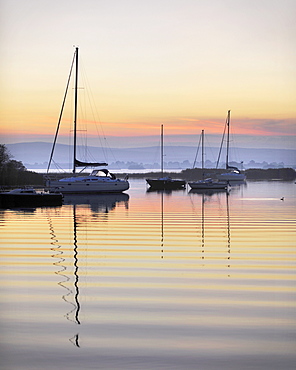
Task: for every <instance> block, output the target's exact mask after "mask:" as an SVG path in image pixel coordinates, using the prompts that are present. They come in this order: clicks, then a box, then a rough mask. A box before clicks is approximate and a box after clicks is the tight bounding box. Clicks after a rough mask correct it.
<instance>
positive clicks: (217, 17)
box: [0, 0, 296, 142]
mask: <svg viewBox="0 0 296 370" xmlns="http://www.w3.org/2000/svg"><path fill="white" fill-rule="evenodd" d="M0 13H1V19H0V24H1V26H0V31H1V32H0V33H1V37H0V51H1V64H0V66H1V72H0V82H1V86H2V91H1V116H0V129H1V135H2V137H3V138H4V142H5V141H7V142H8V141H9V142H18V141H32V140H33V139H34V140H35V139H36V138H38V135H39V134H43V135H48V137H47V141H48V140H51V138H52V136H53V134H54V131H55V127H56V123H57V118H58V115H59V110H60V106H61V102H62V98H63V94H64V89H65V85H66V79H67V76H68V71H69V68H70V63H71V59H72V55H73V52H74V48H73V45H79V48H80V60H81V67H82V68H81V69H82V70H83V71H85V74H86V76H87V81H88V84H89V86H90V87H91V93H92V97H93V100H94V102H95V104H96V107H97V110H98V113H99V119H100V121H101V122H102V125H103V126H104V132H105V134H106V135H111V136H112V135H115V136H143V135H144V136H145V135H155V134H156V135H157V134H158V131H159V125H160V124H161V123H164V124H165V127H166V132H167V134H170V135H171V134H172V135H174V134H176V135H186V134H187V135H190V134H196V133H197V132H199V131H200V129H202V128H205V130H206V131H207V132H208V133H215V134H219V133H220V132H221V130H222V129H223V124H224V121H225V117H226V114H227V110H228V109H231V110H232V118H233V121H234V124H235V132H236V133H238V134H248V135H267V136H269V135H282V136H288V135H295V123H296V119H295V117H296V107H295V97H296V72H295V69H296V67H295V66H296V50H295V49H296V48H295V34H296V25H295V15H296V14H295V13H296V3H295V1H292V0H260V1H258V0H256V1H255V0H223V1H221V0H150V1H149V2H148V1H139V0H138V1H135V0H126V1H121V0H108V1H107V0H105V1H101V0H83V1H82V0H81V1H78V0H72V1H66V0H57V1H49V0H26V1H22V0H1V1H0ZM81 81H82V80H81ZM82 94H83V93H81V97H82ZM65 114H66V113H65ZM70 117H71V115H70V113H69V116H68V119H69V120H70ZM66 118H67V116H66ZM88 119H90V120H92V118H88ZM43 138H44V136H43Z"/></svg>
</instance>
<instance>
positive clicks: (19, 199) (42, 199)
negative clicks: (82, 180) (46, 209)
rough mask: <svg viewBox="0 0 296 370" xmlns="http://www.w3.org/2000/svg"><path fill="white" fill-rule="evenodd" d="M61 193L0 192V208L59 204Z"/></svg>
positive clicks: (61, 201) (61, 200) (60, 203)
mask: <svg viewBox="0 0 296 370" xmlns="http://www.w3.org/2000/svg"><path fill="white" fill-rule="evenodd" d="M62 204H63V196H62V194H49V193H40V194H39V193H38V194H8V193H7V194H6V193H0V207H1V208H16V207H42V206H61V205H62Z"/></svg>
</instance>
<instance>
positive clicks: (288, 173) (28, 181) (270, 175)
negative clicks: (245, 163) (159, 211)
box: [0, 144, 296, 187]
mask: <svg viewBox="0 0 296 370" xmlns="http://www.w3.org/2000/svg"><path fill="white" fill-rule="evenodd" d="M223 171H225V170H221V169H205V170H202V169H201V168H193V169H189V168H188V169H185V170H182V171H181V172H178V173H175V172H166V176H171V177H175V178H182V179H184V180H187V181H192V180H199V179H202V178H203V176H206V177H213V178H215V175H216V174H217V173H219V172H220V173H221V172H223ZM244 173H245V174H246V177H247V180H273V179H278V180H285V181H292V180H295V179H296V171H295V170H294V169H293V168H268V169H259V168H253V169H252V168H250V169H247V170H245V172H244ZM63 175H65V174H63ZM125 175H126V174H119V175H118V177H120V176H125ZM159 175H160V173H157V172H151V173H133V174H129V176H130V177H131V178H145V177H151V176H154V177H157V176H159ZM43 184H44V177H43V174H40V173H36V172H33V171H28V170H27V169H26V167H25V166H24V165H23V163H22V162H21V161H16V160H14V159H13V158H12V156H11V154H10V153H9V151H8V149H7V147H6V146H5V144H0V186H1V187H10V186H26V185H36V186H43Z"/></svg>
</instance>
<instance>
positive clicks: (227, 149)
mask: <svg viewBox="0 0 296 370" xmlns="http://www.w3.org/2000/svg"><path fill="white" fill-rule="evenodd" d="M229 123H230V110H229V111H228V114H227V147H226V168H228V154H229Z"/></svg>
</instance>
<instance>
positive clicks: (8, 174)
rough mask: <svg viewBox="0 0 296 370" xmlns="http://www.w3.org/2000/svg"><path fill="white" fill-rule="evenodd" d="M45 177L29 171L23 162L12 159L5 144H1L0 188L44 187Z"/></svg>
mask: <svg viewBox="0 0 296 370" xmlns="http://www.w3.org/2000/svg"><path fill="white" fill-rule="evenodd" d="M42 184H43V176H42V175H40V174H38V173H36V172H31V171H27V169H26V167H25V166H24V165H23V163H22V162H21V161H16V160H14V159H12V155H11V154H10V153H9V151H8V149H7V148H6V146H5V145H4V144H0V186H18V185H42Z"/></svg>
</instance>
